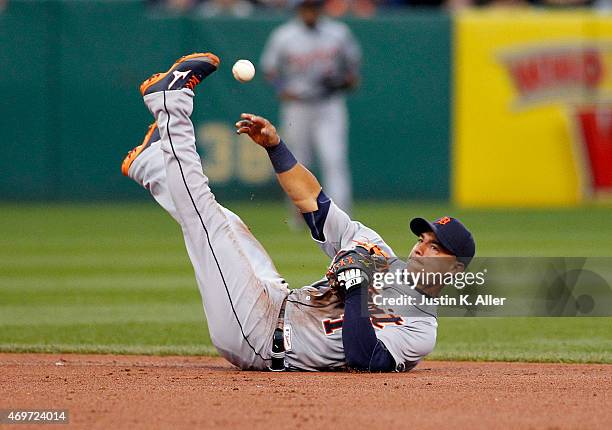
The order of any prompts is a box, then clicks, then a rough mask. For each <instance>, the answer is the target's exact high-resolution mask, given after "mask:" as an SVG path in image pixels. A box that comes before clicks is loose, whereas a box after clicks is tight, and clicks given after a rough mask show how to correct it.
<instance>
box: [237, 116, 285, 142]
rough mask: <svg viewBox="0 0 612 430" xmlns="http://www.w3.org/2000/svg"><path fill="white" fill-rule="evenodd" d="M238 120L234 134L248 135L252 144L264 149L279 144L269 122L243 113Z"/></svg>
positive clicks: (273, 128)
mask: <svg viewBox="0 0 612 430" xmlns="http://www.w3.org/2000/svg"><path fill="white" fill-rule="evenodd" d="M240 118H241V119H240V121H238V122H237V123H236V133H238V134H244V133H246V134H248V135H249V137H250V138H251V139H252V140H253V142H255V143H256V144H258V145H259V146H263V147H264V148H269V147H271V146H276V145H278V144H279V142H280V136H279V135H278V133H277V132H276V127H274V126H273V125H272V123H271V122H270V121H268V120H267V119H265V118H264V117H261V116H257V115H253V114H250V113H243V114H242V115H240Z"/></svg>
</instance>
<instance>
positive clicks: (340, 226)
mask: <svg viewBox="0 0 612 430" xmlns="http://www.w3.org/2000/svg"><path fill="white" fill-rule="evenodd" d="M323 236H324V238H325V240H324V241H319V240H317V239H314V240H315V241H316V242H317V243H318V244H319V246H320V247H321V249H322V250H323V252H325V253H326V254H327V255H328V256H329V257H330V258H333V257H334V256H335V255H336V254H337V253H338V251H340V250H341V249H349V248H353V247H355V245H356V244H357V243H356V242H367V243H373V244H375V245H378V246H379V247H380V248H381V249H382V250H383V251H385V252H386V253H387V254H389V255H390V256H395V254H394V253H393V250H392V249H391V248H390V247H389V245H387V244H386V243H385V241H384V240H383V239H382V237H380V235H379V234H378V233H376V232H375V231H374V230H372V229H371V228H369V227H366V226H365V225H363V224H361V223H360V222H358V221H353V220H351V218H350V217H349V216H348V215H347V214H346V213H345V212H344V211H343V210H342V209H340V208H339V207H338V206H336V204H335V203H334V202H333V201H332V202H331V205H330V207H329V211H328V212H327V217H326V219H325V224H324V225H323Z"/></svg>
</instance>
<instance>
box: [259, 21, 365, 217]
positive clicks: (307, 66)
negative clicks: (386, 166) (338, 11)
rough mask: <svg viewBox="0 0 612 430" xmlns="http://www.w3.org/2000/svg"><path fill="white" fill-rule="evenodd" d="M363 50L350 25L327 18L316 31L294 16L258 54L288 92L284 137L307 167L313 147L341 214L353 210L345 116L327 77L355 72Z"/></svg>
mask: <svg viewBox="0 0 612 430" xmlns="http://www.w3.org/2000/svg"><path fill="white" fill-rule="evenodd" d="M360 63H361V50H360V48H359V45H358V44H357V41H356V40H355V38H354V37H353V35H352V34H351V32H350V30H349V28H348V27H347V26H346V25H345V24H343V23H340V22H337V21H333V20H331V19H329V18H325V17H323V18H321V19H319V21H318V23H317V25H316V27H315V28H314V29H312V28H309V27H307V26H306V25H305V24H304V23H303V22H302V21H301V20H300V19H298V18H296V19H293V20H291V21H289V22H287V23H285V24H283V25H282V26H280V27H279V28H278V29H276V30H275V31H274V32H273V33H272V35H271V36H270V38H269V40H268V42H267V44H266V47H265V48H264V52H263V54H262V58H261V66H262V68H263V71H264V72H265V73H266V75H268V76H275V77H276V78H275V85H276V87H277V90H278V91H279V92H286V93H290V94H291V95H292V100H286V101H283V102H282V106H281V128H282V130H283V136H284V138H285V140H286V142H287V145H289V147H290V148H291V151H292V152H293V153H294V154H295V156H296V158H297V159H298V160H300V162H301V163H302V164H304V165H305V166H310V165H311V164H312V160H313V154H312V152H313V150H312V148H313V146H314V148H316V151H317V155H318V159H319V163H320V165H321V168H322V174H323V184H324V188H325V190H326V193H327V194H328V195H329V196H330V197H331V198H333V199H334V201H335V202H336V203H337V204H338V206H340V207H341V208H342V209H343V210H344V211H345V212H350V208H351V180H350V178H351V177H350V170H349V166H348V142H347V140H348V114H347V108H346V102H345V98H344V94H343V93H342V92H340V91H336V92H333V93H330V92H329V90H328V89H327V88H326V86H325V85H324V82H325V80H326V79H334V78H342V77H345V76H346V75H347V74H352V75H354V76H358V75H359V68H360Z"/></svg>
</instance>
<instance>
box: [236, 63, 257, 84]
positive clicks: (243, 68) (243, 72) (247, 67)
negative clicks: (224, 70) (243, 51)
mask: <svg viewBox="0 0 612 430" xmlns="http://www.w3.org/2000/svg"><path fill="white" fill-rule="evenodd" d="M232 74H233V75H234V78H235V79H236V80H237V81H239V82H249V81H250V80H251V79H253V76H255V66H253V63H251V62H250V61H249V60H238V61H236V62H235V63H234V66H233V67H232Z"/></svg>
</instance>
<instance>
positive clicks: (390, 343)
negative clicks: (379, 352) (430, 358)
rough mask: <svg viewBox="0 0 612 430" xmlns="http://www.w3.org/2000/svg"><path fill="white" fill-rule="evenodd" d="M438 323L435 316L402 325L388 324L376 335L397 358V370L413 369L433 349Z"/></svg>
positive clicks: (394, 357) (395, 358)
mask: <svg viewBox="0 0 612 430" xmlns="http://www.w3.org/2000/svg"><path fill="white" fill-rule="evenodd" d="M437 327H438V323H437V321H436V319H435V318H433V317H431V318H420V319H416V320H414V321H408V322H406V323H405V325H401V326H387V327H385V328H384V329H383V330H380V331H377V333H376V337H377V338H378V339H380V340H381V341H382V343H384V344H385V347H386V348H387V351H389V352H390V353H391V355H392V356H393V359H394V360H395V365H396V368H395V370H396V371H397V372H403V371H406V370H410V369H412V368H413V367H414V366H416V365H417V363H418V362H419V361H420V360H421V359H422V358H423V357H425V356H426V355H427V354H429V353H430V352H431V351H433V349H434V346H435V345H436V332H437Z"/></svg>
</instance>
